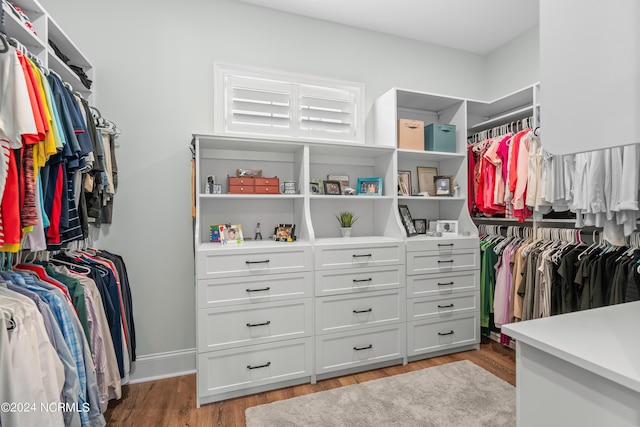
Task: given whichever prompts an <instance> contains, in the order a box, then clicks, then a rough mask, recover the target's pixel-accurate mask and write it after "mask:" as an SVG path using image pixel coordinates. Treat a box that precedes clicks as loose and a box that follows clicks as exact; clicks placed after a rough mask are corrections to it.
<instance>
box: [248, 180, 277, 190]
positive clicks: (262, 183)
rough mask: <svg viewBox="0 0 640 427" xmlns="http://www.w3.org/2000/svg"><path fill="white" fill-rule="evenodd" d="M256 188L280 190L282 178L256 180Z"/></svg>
mask: <svg viewBox="0 0 640 427" xmlns="http://www.w3.org/2000/svg"><path fill="white" fill-rule="evenodd" d="M254 183H255V186H256V187H258V186H260V187H272V188H276V189H277V190H278V191H279V190H280V178H255V180H254Z"/></svg>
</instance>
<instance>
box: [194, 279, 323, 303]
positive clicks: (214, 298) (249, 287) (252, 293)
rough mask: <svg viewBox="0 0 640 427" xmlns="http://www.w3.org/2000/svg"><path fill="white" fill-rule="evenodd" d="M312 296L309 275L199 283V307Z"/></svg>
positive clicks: (217, 280)
mask: <svg viewBox="0 0 640 427" xmlns="http://www.w3.org/2000/svg"><path fill="white" fill-rule="evenodd" d="M311 296H313V278H312V276H311V272H309V271H308V272H305V273H291V274H268V275H265V276H257V277H240V278H226V279H206V280H198V307H199V308H209V307H220V306H225V305H236V304H259V303H264V302H270V301H280V300H286V299H293V298H305V297H311Z"/></svg>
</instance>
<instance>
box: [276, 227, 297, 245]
mask: <svg viewBox="0 0 640 427" xmlns="http://www.w3.org/2000/svg"><path fill="white" fill-rule="evenodd" d="M273 235H274V236H275V240H276V242H293V241H294V240H295V239H296V225H295V224H276V228H275V229H274V230H273Z"/></svg>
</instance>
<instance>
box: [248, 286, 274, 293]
mask: <svg viewBox="0 0 640 427" xmlns="http://www.w3.org/2000/svg"><path fill="white" fill-rule="evenodd" d="M270 289H271V287H270V286H267V287H266V288H262V289H247V292H266V291H268V290H270Z"/></svg>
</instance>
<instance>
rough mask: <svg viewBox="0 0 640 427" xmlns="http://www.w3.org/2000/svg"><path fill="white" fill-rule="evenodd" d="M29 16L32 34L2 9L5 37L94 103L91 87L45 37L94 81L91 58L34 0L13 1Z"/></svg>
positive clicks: (70, 62)
mask: <svg viewBox="0 0 640 427" xmlns="http://www.w3.org/2000/svg"><path fill="white" fill-rule="evenodd" d="M14 3H15V4H17V5H18V6H19V7H20V8H21V9H22V10H23V12H24V13H25V14H26V15H27V16H28V17H29V20H30V21H31V23H32V24H33V26H34V28H35V31H36V34H34V33H33V32H31V31H30V30H29V29H28V28H27V27H26V26H24V25H23V24H22V22H20V21H19V20H18V19H17V18H16V17H15V16H14V15H13V13H11V12H10V11H9V10H6V9H5V14H4V16H5V28H6V31H7V36H8V37H10V38H15V39H16V40H17V41H18V42H19V43H20V44H22V45H23V46H25V47H26V49H27V50H28V51H29V52H30V53H32V54H33V55H34V56H36V57H37V58H38V59H39V60H40V61H41V62H42V65H43V66H44V67H45V68H48V69H50V70H53V71H55V72H56V73H57V74H58V75H59V76H60V77H61V78H62V81H63V82H66V83H69V84H70V85H71V87H72V88H73V91H74V92H79V93H80V94H82V96H84V97H85V98H87V99H89V100H90V101H91V102H95V99H94V98H95V88H94V87H93V85H92V87H91V89H88V88H86V87H85V86H84V85H83V84H82V82H81V80H80V78H79V77H78V75H77V74H76V73H75V72H73V70H71V68H69V66H68V65H67V64H65V63H64V62H63V61H62V60H61V59H60V58H58V57H57V56H56V54H55V52H54V50H53V48H52V47H51V46H50V45H49V40H51V41H53V43H55V45H56V46H57V47H58V48H59V49H60V50H61V52H62V53H64V54H65V55H66V56H67V57H68V58H69V64H70V65H75V66H78V67H82V69H83V70H84V72H85V73H86V74H87V77H88V78H89V79H90V80H94V69H93V66H92V65H91V61H89V59H88V58H87V57H86V56H84V54H82V52H81V51H80V49H78V47H77V46H76V45H75V43H74V42H73V40H71V38H69V37H68V36H67V35H66V34H65V32H64V30H63V29H62V27H60V26H59V25H58V24H57V23H56V22H55V20H54V19H53V18H52V17H51V15H49V13H48V12H47V11H46V10H45V8H44V7H42V5H41V4H40V3H39V2H38V1H37V0H14Z"/></svg>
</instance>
